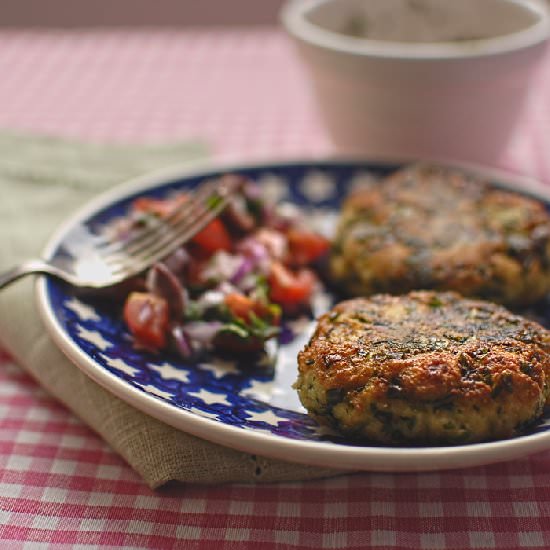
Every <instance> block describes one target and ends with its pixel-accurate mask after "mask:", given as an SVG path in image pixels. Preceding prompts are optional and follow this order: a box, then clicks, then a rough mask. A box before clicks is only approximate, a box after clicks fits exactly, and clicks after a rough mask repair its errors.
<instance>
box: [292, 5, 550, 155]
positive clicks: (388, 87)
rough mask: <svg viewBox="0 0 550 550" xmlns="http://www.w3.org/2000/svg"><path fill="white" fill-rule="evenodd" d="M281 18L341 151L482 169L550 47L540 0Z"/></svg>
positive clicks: (335, 8) (347, 9)
mask: <svg viewBox="0 0 550 550" xmlns="http://www.w3.org/2000/svg"><path fill="white" fill-rule="evenodd" d="M281 19H282V22H283V25H284V27H285V28H286V30H287V31H288V33H289V34H290V35H291V36H292V37H293V38H294V39H295V42H296V44H297V46H298V49H299V52H300V54H301V56H302V58H303V59H304V60H305V63H306V66H307V67H308V68H309V70H310V73H311V77H312V83H313V87H314V91H315V94H316V96H317V98H318V100H319V106H320V111H321V114H322V116H323V117H324V120H325V122H326V126H327V128H328V130H329V132H330V134H331V135H332V137H333V140H334V142H335V144H336V145H337V147H338V148H339V150H340V151H341V152H345V153H352V154H368V155H401V156H403V155H405V156H416V157H430V158H439V159H460V160H467V161H478V162H484V163H493V162H495V161H497V159H498V156H499V154H500V153H501V152H502V150H503V148H504V147H505V145H506V144H507V142H508V140H509V138H510V137H511V135H512V133H513V130H514V128H515V127H516V124H517V122H518V120H519V119H520V118H521V116H522V112H523V107H524V106H525V99H526V97H527V95H528V93H529V88H530V81H531V79H532V77H533V74H534V72H535V69H536V68H537V67H538V66H540V61H541V59H543V58H544V52H545V49H546V46H547V44H548V38H549V36H550V11H549V8H548V7H547V5H546V4H545V3H544V1H541V0H459V1H458V0H292V1H290V2H288V3H287V4H285V5H284V7H283V9H282V12H281ZM547 61H548V62H549V63H550V57H548V58H547Z"/></svg>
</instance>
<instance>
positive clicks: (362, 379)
mask: <svg viewBox="0 0 550 550" xmlns="http://www.w3.org/2000/svg"><path fill="white" fill-rule="evenodd" d="M298 367H299V376H298V380H297V382H296V384H295V387H296V389H297V390H298V394H299V397H300V400H301V402H302V404H303V405H304V407H305V408H306V409H307V410H308V412H309V413H310V414H311V415H312V416H313V417H314V418H315V419H317V420H318V421H319V422H320V423H323V424H327V425H329V426H331V427H333V428H335V429H336V430H338V431H339V432H341V433H342V434H344V435H346V436H350V437H356V438H361V439H368V440H371V441H376V442H381V443H386V444H393V445H404V444H463V443H472V442H478V441H484V440H490V439H497V438H506V437H510V436H513V435H514V434H517V433H519V432H521V431H522V430H524V429H525V428H526V427H527V426H529V425H531V424H532V423H533V422H535V421H536V420H537V419H539V418H540V416H541V415H542V412H543V408H544V406H545V403H547V401H550V386H549V384H548V377H549V376H550V333H549V332H548V331H547V330H546V329H544V328H543V327H542V326H540V325H539V324H537V323H535V322H533V321H529V320H527V319H525V318H523V317H521V316H518V315H513V314H512V313H510V312H509V311H508V310H506V309H505V308H504V307H502V306H498V305H495V304H492V303H489V302H485V301H481V300H472V299H466V298H462V297H461V296H459V295H458V294H457V293H454V292H444V293H438V292H434V291H416V292H411V293H409V294H408V295H403V296H391V295H387V294H379V295H374V296H372V297H370V298H355V299H351V300H347V301H344V302H341V303H340V304H338V305H337V306H335V307H334V308H333V309H332V310H331V311H329V312H328V313H326V314H324V315H323V316H321V318H320V319H319V322H318V325H317V328H316V330H315V333H314V334H313V336H312V337H311V339H310V341H309V343H308V344H307V345H306V346H305V348H304V349H303V350H302V351H301V352H300V353H299V355H298Z"/></svg>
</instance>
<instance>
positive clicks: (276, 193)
mask: <svg viewBox="0 0 550 550" xmlns="http://www.w3.org/2000/svg"><path fill="white" fill-rule="evenodd" d="M259 181H260V184H261V186H262V197H263V198H264V199H266V200H267V202H280V201H281V200H282V199H283V198H284V197H286V194H287V189H288V182H287V181H286V180H285V179H283V178H281V177H279V176H276V175H275V174H267V175H265V176H262V177H261V178H260V180H259Z"/></svg>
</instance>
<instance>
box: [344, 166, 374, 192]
mask: <svg viewBox="0 0 550 550" xmlns="http://www.w3.org/2000/svg"><path fill="white" fill-rule="evenodd" d="M379 179H380V178H377V177H376V176H375V175H374V174H372V173H371V172H367V171H366V170H365V171H362V172H358V173H357V174H355V176H353V178H352V179H351V185H350V186H351V189H353V190H360V189H365V188H369V187H372V186H373V184H375V183H376V182H377V181H378V180H379Z"/></svg>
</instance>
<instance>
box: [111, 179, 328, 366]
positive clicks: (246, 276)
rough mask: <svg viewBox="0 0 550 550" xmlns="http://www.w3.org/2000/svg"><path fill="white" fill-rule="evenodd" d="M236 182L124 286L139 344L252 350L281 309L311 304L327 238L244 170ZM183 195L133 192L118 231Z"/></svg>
mask: <svg viewBox="0 0 550 550" xmlns="http://www.w3.org/2000/svg"><path fill="white" fill-rule="evenodd" d="M223 177H224V178H235V177H240V176H234V175H227V176H223ZM239 188H240V192H239V193H238V194H237V195H236V196H235V197H234V198H233V199H232V200H231V202H230V203H229V205H228V206H227V207H226V208H225V209H224V211H223V212H222V213H221V214H220V216H219V217H217V218H216V219H214V221H212V222H210V223H209V224H208V225H207V226H206V227H205V228H204V229H202V230H201V231H200V232H199V233H198V234H197V235H195V236H194V237H193V238H192V239H191V241H190V242H188V243H187V244H185V245H184V246H182V247H180V248H179V249H178V250H176V251H175V252H174V253H173V254H171V255H170V256H169V257H167V258H165V259H164V260H163V261H162V262H159V263H157V264H156V265H154V266H153V267H152V268H150V269H149V270H148V272H147V273H146V274H145V277H144V278H143V279H141V286H138V287H137V290H133V291H131V292H130V293H129V294H128V295H127V296H126V298H125V303H124V310H123V314H124V320H125V322H126V324H127V326H128V328H129V330H130V333H131V334H132V335H133V337H134V338H135V340H136V341H137V342H138V343H139V344H140V345H142V346H144V347H146V348H148V349H152V350H159V351H160V350H172V351H175V352H176V353H178V354H179V355H180V356H182V357H183V358H190V357H193V356H196V355H198V354H201V353H203V352H205V351H218V352H234V353H247V352H257V351H261V350H262V349H263V348H264V344H265V342H266V341H267V340H268V339H270V338H274V337H276V336H277V335H278V334H279V332H280V325H281V319H282V318H283V317H284V316H295V315H296V314H297V313H300V312H302V311H304V310H307V309H308V308H309V307H310V302H311V299H312V296H313V293H314V290H315V288H316V285H318V284H319V281H318V278H317V276H316V274H315V272H314V271H313V269H312V266H313V265H314V264H315V262H317V261H318V260H320V259H321V258H322V257H323V256H325V255H326V253H327V251H328V248H329V242H328V240H327V239H326V238H325V237H323V236H322V235H320V234H318V233H316V232H314V231H313V230H311V229H309V228H308V227H307V226H306V225H305V224H304V217H303V215H300V213H299V212H297V211H296V210H291V211H290V212H289V211H286V212H285V211H284V209H282V208H281V207H280V205H279V207H276V206H274V205H268V204H266V203H265V202H264V201H263V200H262V199H261V197H260V189H259V187H257V186H256V185H255V184H254V183H253V182H251V181H249V180H246V179H244V178H243V181H242V185H240V186H239ZM185 200H186V194H185V193H184V192H179V193H177V194H174V195H171V196H169V197H166V198H163V199H157V198H148V197H141V198H138V199H136V200H135V201H134V202H133V203H132V205H131V208H130V211H129V214H128V216H127V217H125V218H124V219H122V220H119V222H118V230H117V232H118V234H119V235H121V234H124V233H126V232H128V231H131V229H132V227H136V225H139V224H144V223H148V222H150V221H151V220H152V219H158V218H159V217H160V218H162V217H164V216H168V215H170V213H172V212H174V211H175V209H177V208H179V207H181V205H182V204H183V202H184V201H185Z"/></svg>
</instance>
